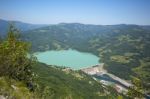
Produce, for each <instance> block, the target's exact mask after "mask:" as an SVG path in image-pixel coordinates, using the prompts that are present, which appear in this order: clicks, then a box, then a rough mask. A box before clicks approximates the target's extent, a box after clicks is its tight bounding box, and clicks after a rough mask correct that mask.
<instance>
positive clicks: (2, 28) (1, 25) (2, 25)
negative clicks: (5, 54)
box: [0, 19, 47, 35]
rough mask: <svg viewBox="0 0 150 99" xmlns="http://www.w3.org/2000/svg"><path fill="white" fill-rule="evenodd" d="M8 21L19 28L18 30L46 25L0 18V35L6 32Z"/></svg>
mask: <svg viewBox="0 0 150 99" xmlns="http://www.w3.org/2000/svg"><path fill="white" fill-rule="evenodd" d="M10 23H12V24H14V25H15V26H16V28H17V29H19V30H20V31H27V30H32V29H36V28H40V27H43V26H47V25H44V24H29V23H23V22H20V21H7V20H2V19H0V35H5V34H6V33H7V30H8V27H9V25H10Z"/></svg>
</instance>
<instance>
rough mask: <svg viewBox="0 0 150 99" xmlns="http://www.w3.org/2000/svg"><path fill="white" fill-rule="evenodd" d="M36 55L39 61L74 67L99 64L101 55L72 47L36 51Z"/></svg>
mask: <svg viewBox="0 0 150 99" xmlns="http://www.w3.org/2000/svg"><path fill="white" fill-rule="evenodd" d="M35 56H36V57H37V59H38V61H40V62H43V63H46V64H48V65H58V66H66V67H71V68H72V69H81V68H85V67H89V66H93V65H96V64H99V57H97V56H95V55H93V54H91V53H84V52H79V51H77V50H72V49H69V50H61V51H46V52H38V53H35Z"/></svg>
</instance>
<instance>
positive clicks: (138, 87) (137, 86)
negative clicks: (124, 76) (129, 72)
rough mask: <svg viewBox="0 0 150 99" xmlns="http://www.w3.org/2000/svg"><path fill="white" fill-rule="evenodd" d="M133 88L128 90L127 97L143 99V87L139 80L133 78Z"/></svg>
mask: <svg viewBox="0 0 150 99" xmlns="http://www.w3.org/2000/svg"><path fill="white" fill-rule="evenodd" d="M132 84H133V86H132V87H130V88H129V90H128V96H129V97H131V98H138V99H143V98H144V95H143V85H142V82H141V80H140V79H138V78H133V80H132Z"/></svg>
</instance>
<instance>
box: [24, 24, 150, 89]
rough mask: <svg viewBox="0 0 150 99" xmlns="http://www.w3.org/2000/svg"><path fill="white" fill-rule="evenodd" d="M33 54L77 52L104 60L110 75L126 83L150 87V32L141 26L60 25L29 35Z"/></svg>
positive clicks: (27, 36) (37, 30)
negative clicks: (133, 81) (137, 82)
mask: <svg viewBox="0 0 150 99" xmlns="http://www.w3.org/2000/svg"><path fill="white" fill-rule="evenodd" d="M23 39H24V40H25V41H28V42H31V43H32V44H33V47H32V49H33V51H34V52H36V51H45V50H62V49H68V48H72V49H76V50H79V51H84V52H91V53H93V54H95V55H97V56H99V57H100V62H103V63H105V68H106V69H107V71H108V72H110V73H112V74H115V75H116V76H118V77H121V78H123V79H126V80H130V79H131V78H132V76H136V77H138V78H140V79H141V80H142V81H143V83H144V86H145V88H148V87H149V86H150V65H149V60H150V50H149V49H150V30H149V26H139V25H124V24H120V25H84V24H78V23H72V24H65V23H62V24H58V25H50V26H47V27H43V28H39V29H34V30H31V31H26V32H25V33H24V35H23Z"/></svg>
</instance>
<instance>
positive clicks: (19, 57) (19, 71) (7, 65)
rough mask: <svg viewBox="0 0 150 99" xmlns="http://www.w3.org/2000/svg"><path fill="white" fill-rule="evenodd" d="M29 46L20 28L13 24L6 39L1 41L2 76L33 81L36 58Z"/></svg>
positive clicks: (0, 61)
mask: <svg viewBox="0 0 150 99" xmlns="http://www.w3.org/2000/svg"><path fill="white" fill-rule="evenodd" d="M29 48H30V44H29V43H26V42H24V41H21V40H20V39H19V32H18V30H17V29H16V28H14V26H13V25H11V26H10V28H9V32H8V34H7V38H6V40H4V41H1V42H0V76H8V77H11V78H13V79H16V80H21V81H25V82H26V83H28V82H31V81H32V72H31V68H32V64H33V63H34V59H33V58H32V57H31V56H30V55H29Z"/></svg>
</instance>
